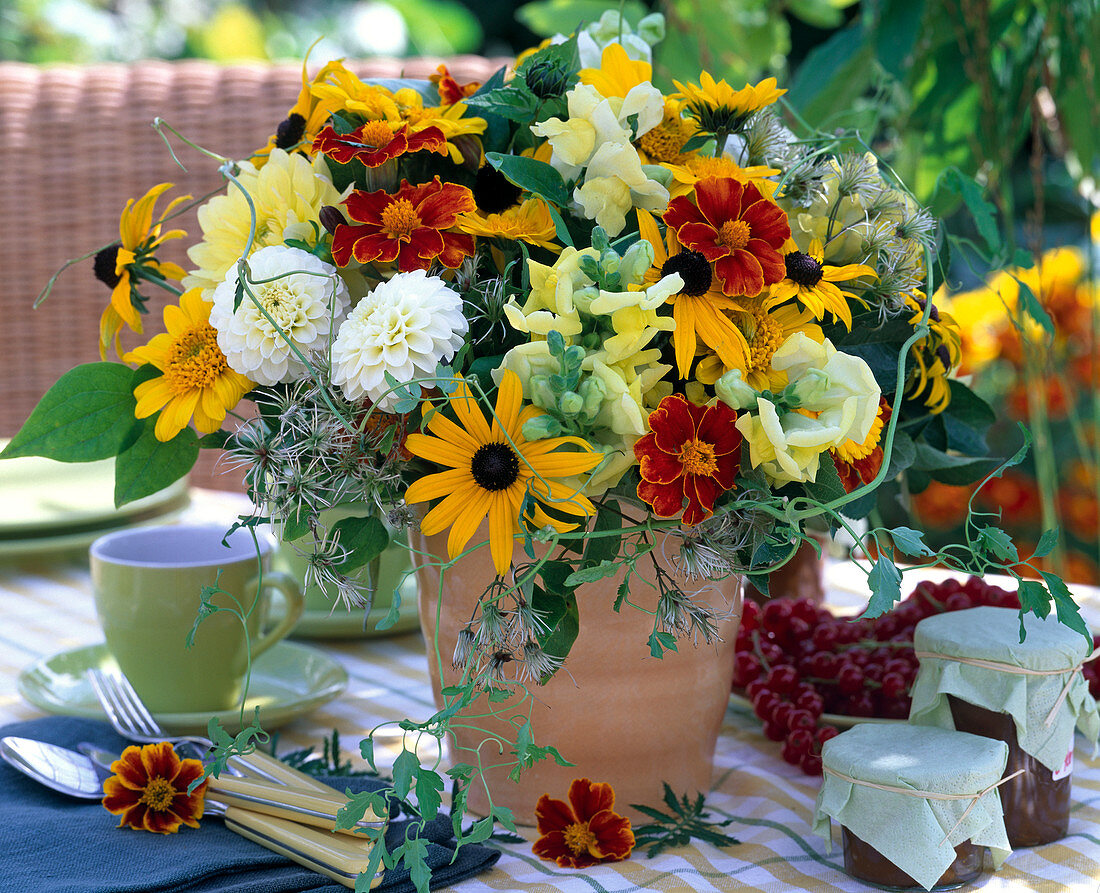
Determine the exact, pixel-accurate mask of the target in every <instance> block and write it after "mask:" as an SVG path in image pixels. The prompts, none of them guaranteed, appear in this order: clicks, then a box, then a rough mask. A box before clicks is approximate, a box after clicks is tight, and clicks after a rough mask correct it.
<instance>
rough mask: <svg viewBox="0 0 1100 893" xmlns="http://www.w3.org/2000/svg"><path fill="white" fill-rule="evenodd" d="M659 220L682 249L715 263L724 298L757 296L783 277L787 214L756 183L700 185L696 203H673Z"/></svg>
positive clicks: (702, 182) (703, 182) (683, 199)
mask: <svg viewBox="0 0 1100 893" xmlns="http://www.w3.org/2000/svg"><path fill="white" fill-rule="evenodd" d="M663 219H664V221H665V223H667V224H668V225H669V226H670V227H672V228H673V229H674V230H676V237H677V238H678V239H679V240H680V243H681V244H682V245H684V246H686V247H688V248H690V249H691V250H692V251H698V252H699V253H700V254H702V255H703V256H704V257H705V258H706V259H707V260H708V261H710V262H711V263H712V264H714V272H715V273H716V274H717V276H718V278H719V279H721V280H722V290H723V291H724V292H725V293H726V294H727V295H747V296H749V297H755V296H756V295H758V294H760V292H762V291H763V290H764V286H766V285H771V284H773V283H776V282H779V281H780V280H782V279H783V277H785V276H786V275H787V265H786V264H785V263H784V262H783V255H781V254H780V253H779V249H780V248H782V247H783V245H784V244H785V243H786V242H787V240H788V239H790V237H791V227H790V224H789V223H788V222H787V215H786V214H784V213H783V210H782V209H781V208H780V207H779V205H777V204H775V202H772V201H769V200H768V199H766V198H764V196H763V195H761V193H760V190H759V189H758V188H757V187H756V184H755V183H741V182H740V181H738V180H735V179H733V178H732V177H722V178H717V177H716V178H707V179H705V180H700V181H699V182H698V183H696V184H695V202H692V201H691V200H690V199H689V198H687V197H686V196H681V197H680V198H674V199H673V200H672V201H670V202H669V203H668V210H667V211H666V212H665V214H664V218H663Z"/></svg>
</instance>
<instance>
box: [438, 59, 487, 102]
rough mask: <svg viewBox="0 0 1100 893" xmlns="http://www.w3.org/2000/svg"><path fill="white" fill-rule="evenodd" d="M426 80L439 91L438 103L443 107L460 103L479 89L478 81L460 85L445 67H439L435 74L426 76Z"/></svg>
mask: <svg viewBox="0 0 1100 893" xmlns="http://www.w3.org/2000/svg"><path fill="white" fill-rule="evenodd" d="M428 80H429V81H431V82H432V83H433V84H435V86H436V89H437V90H439V101H440V102H441V103H442V104H443V105H454V104H455V103H456V102H461V101H462V100H463V99H465V98H466V97H467V96H472V95H473V94H474V93H476V92H477V91H478V89H479V88H480V87H481V84H480V83H479V82H478V81H470V83H468V84H460V83H459V82H458V81H456V80H455V79H454V76H453V75H452V74H451V72H450V71H449V70H448V69H447V66H446V65H440V66H439V67H438V68H436V70H435V74H432V75H428Z"/></svg>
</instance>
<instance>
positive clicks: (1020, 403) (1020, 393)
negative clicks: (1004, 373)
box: [1007, 373, 1073, 421]
mask: <svg viewBox="0 0 1100 893" xmlns="http://www.w3.org/2000/svg"><path fill="white" fill-rule="evenodd" d="M1029 399H1030V398H1029V396H1028V386H1027V382H1026V381H1021V382H1018V383H1016V384H1014V385H1013V386H1012V389H1011V390H1010V391H1009V392H1008V399H1007V405H1008V411H1009V412H1010V413H1011V415H1012V417H1013V418H1014V419H1023V420H1025V421H1026V420H1027V419H1028V418H1029V412H1028V401H1029ZM1039 399H1040V400H1042V401H1043V404H1044V405H1045V406H1046V411H1047V416H1048V417H1049V418H1051V419H1055V420H1057V419H1064V418H1065V417H1066V416H1067V415H1069V409H1070V406H1071V405H1072V404H1073V395H1072V394H1071V393H1070V391H1069V388H1068V387H1067V386H1066V383H1065V382H1064V381H1062V379H1061V378H1059V377H1058V376H1057V375H1051V374H1049V373H1048V374H1047V377H1045V378H1044V379H1043V381H1042V382H1041V396H1040V397H1039Z"/></svg>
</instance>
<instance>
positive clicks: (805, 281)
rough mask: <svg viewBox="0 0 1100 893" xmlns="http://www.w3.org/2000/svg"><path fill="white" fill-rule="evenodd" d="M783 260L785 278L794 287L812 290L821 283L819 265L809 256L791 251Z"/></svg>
mask: <svg viewBox="0 0 1100 893" xmlns="http://www.w3.org/2000/svg"><path fill="white" fill-rule="evenodd" d="M784 260H786V262H787V278H788V279H790V280H791V282H793V283H795V284H796V285H804V286H806V287H807V288H813V287H814V286H815V285H817V284H818V283H819V282H820V281H821V264H819V263H818V262H817V261H816V260H814V259H813V258H812V257H810V255H808V254H803V253H802V252H801V251H792V252H791V253H790V254H788V255H787V256H786V257H785V258H784Z"/></svg>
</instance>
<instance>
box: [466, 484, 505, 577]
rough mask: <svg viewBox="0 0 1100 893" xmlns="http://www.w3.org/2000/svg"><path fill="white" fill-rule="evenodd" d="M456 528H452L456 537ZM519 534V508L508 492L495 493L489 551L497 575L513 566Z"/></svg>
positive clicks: (490, 514)
mask: <svg viewBox="0 0 1100 893" xmlns="http://www.w3.org/2000/svg"><path fill="white" fill-rule="evenodd" d="M454 530H455V528H453V527H452V528H451V535H452V536H454ZM518 532H519V506H518V505H516V503H515V500H513V499H510V498H509V496H508V495H507V493H506V492H502V493H494V494H493V495H492V497H491V502H490V505H489V551H490V552H491V553H492V556H493V565H494V566H495V567H496V569H497V573H498V574H501V575H504V574H506V573H508V568H509V567H510V566H511V564H512V552H513V551H514V550H515V536H516V534H517V533H518Z"/></svg>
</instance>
